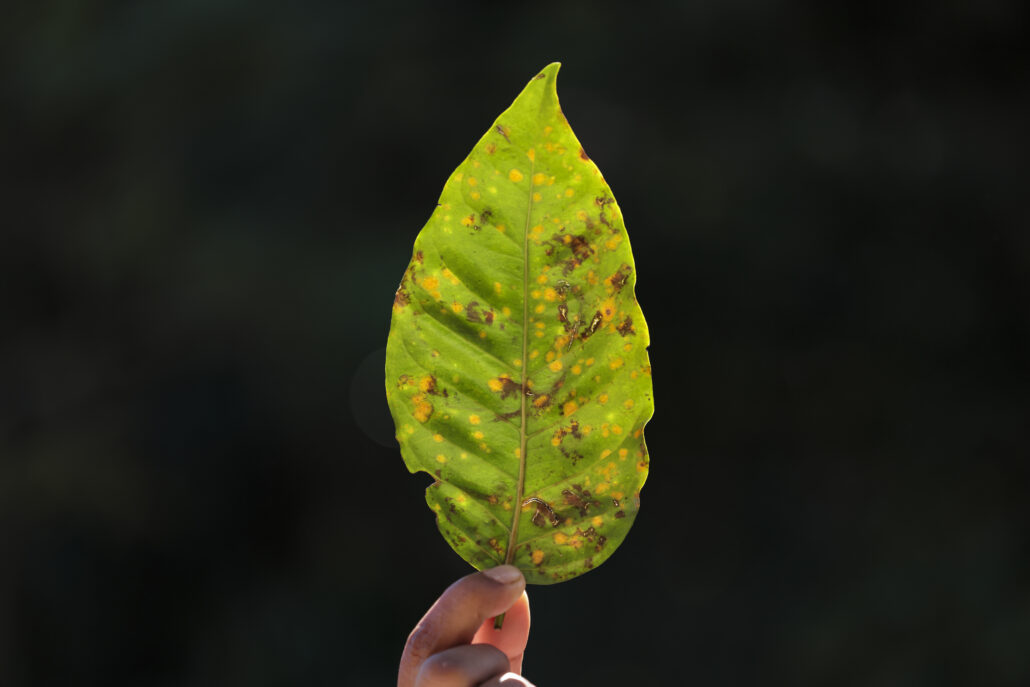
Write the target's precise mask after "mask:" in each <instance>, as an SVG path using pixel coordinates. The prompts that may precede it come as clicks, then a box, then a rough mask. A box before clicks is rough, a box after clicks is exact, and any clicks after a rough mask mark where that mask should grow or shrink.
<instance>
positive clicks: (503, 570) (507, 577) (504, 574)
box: [483, 565, 522, 584]
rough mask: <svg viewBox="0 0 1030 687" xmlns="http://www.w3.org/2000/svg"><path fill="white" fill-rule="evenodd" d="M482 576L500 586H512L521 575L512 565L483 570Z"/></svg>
mask: <svg viewBox="0 0 1030 687" xmlns="http://www.w3.org/2000/svg"><path fill="white" fill-rule="evenodd" d="M483 574H484V575H486V576H487V577H489V578H490V579H491V580H493V581H494V582H500V583H501V584H512V583H513V582H516V581H518V579H519V578H520V577H522V573H521V572H519V569H518V568H516V567H515V566H514V565H498V566H497V567H496V568H490V569H489V570H484V571H483Z"/></svg>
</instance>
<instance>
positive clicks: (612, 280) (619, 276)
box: [604, 263, 633, 295]
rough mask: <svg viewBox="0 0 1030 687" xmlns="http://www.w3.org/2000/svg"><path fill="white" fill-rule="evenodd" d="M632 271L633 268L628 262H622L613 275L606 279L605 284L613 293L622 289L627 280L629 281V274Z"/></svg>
mask: <svg viewBox="0 0 1030 687" xmlns="http://www.w3.org/2000/svg"><path fill="white" fill-rule="evenodd" d="M632 272H633V268H631V267H630V266H629V265H627V264H626V263H622V264H621V265H620V266H619V269H618V270H616V271H615V273H614V274H612V276H610V277H608V278H607V279H605V280H604V283H605V285H607V286H608V287H609V288H610V293H611V294H612V295H615V294H617V293H619V292H620V291H622V289H623V287H624V286H626V282H627V281H629V276H630V274H632Z"/></svg>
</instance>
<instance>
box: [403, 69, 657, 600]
mask: <svg viewBox="0 0 1030 687" xmlns="http://www.w3.org/2000/svg"><path fill="white" fill-rule="evenodd" d="M559 66H560V65H559V64H558V63H554V64H551V65H549V66H547V67H546V68H545V69H544V70H543V71H542V72H541V73H540V74H538V75H537V76H536V77H534V78H533V80H531V81H530V82H529V84H528V85H527V86H526V88H525V89H524V90H523V91H522V93H521V94H520V95H519V97H518V98H516V100H515V102H514V103H513V104H512V106H511V107H509V108H508V109H507V110H505V111H504V113H502V114H501V116H500V117H498V119H497V121H496V122H494V124H493V126H491V127H490V129H489V130H488V131H487V132H486V134H484V135H483V137H482V138H481V139H480V140H479V143H477V144H476V146H475V148H473V150H472V152H471V154H469V156H468V157H467V158H466V159H465V161H464V162H462V163H461V165H459V166H458V168H457V169H456V170H455V171H454V173H453V174H452V175H451V177H450V179H448V180H447V183H446V185H445V186H444V190H443V193H442V194H441V196H440V202H439V204H438V206H437V208H436V210H435V211H434V212H433V215H432V217H430V219H429V221H428V222H427V223H426V226H425V227H424V228H423V229H422V231H421V233H420V234H419V235H418V238H417V239H415V247H414V254H413V257H412V260H411V263H410V264H409V265H408V268H407V270H406V271H405V273H404V277H403V279H402V280H401V284H400V287H399V288H398V289H397V294H396V296H395V298H394V304H393V320H392V324H391V327H390V336H389V341H388V344H387V359H386V389H387V399H388V401H389V404H390V410H391V413H392V414H393V418H394V421H395V423H396V427H397V440H398V441H399V442H400V446H401V455H402V456H403V458H404V462H405V464H406V465H407V467H408V469H409V470H410V471H412V472H417V471H425V472H428V473H430V474H432V475H433V476H434V477H435V478H436V481H435V482H434V483H433V484H432V485H431V486H430V487H429V488H428V489H427V490H426V501H427V502H428V504H429V506H430V507H431V508H432V509H433V510H434V511H435V512H436V518H437V524H438V526H439V528H440V531H441V533H443V535H444V537H445V538H446V539H447V541H448V542H450V544H451V546H452V547H453V548H454V550H455V551H457V552H458V553H459V554H460V555H461V556H462V558H464V559H465V560H466V561H468V562H469V563H471V564H472V565H473V566H475V567H476V568H479V569H483V568H488V567H492V566H495V565H499V564H502V563H505V562H510V563H512V564H514V565H516V566H518V567H519V568H520V569H521V570H522V572H523V573H524V574H525V576H526V579H527V580H528V581H529V582H534V583H538V584H549V583H553V582H558V581H561V580H565V579H568V578H570V577H575V576H576V575H579V574H581V573H583V572H585V571H586V570H589V569H591V568H593V567H595V566H597V565H599V564H600V563H602V562H603V561H604V560H605V559H607V558H608V556H610V555H611V554H612V552H613V551H614V550H615V548H616V547H617V546H618V545H619V544H620V543H621V542H622V540H623V538H624V537H625V536H626V533H627V532H628V531H629V529H630V526H631V525H632V523H633V520H634V517H635V516H636V513H637V509H638V507H639V504H640V488H641V487H642V486H643V484H644V480H645V479H646V477H647V470H648V455H647V449H646V447H645V445H644V437H643V428H644V424H645V423H646V422H647V421H648V420H649V419H650V418H651V415H652V413H653V411H654V403H653V400H652V389H651V366H650V364H649V362H648V357H647V345H648V332H647V325H646V324H645V322H644V318H643V315H642V313H641V311H640V306H639V305H638V304H637V301H636V298H635V296H634V292H633V287H634V284H635V283H636V272H635V270H634V265H633V256H632V253H631V252H630V247H629V241H628V238H627V236H626V230H625V227H624V226H623V221H622V214H621V213H620V211H619V206H618V205H617V204H616V203H615V198H614V197H613V196H612V193H611V190H610V189H609V188H608V185H607V184H606V183H605V181H604V178H603V177H602V176H601V173H600V171H599V170H598V169H597V166H596V165H594V163H593V162H592V161H591V160H590V158H589V157H588V156H587V154H586V153H585V152H584V151H583V148H582V147H581V146H580V144H579V141H578V140H577V139H576V136H575V134H573V132H572V128H571V127H570V126H569V123H568V122H567V121H566V119H565V116H564V115H563V114H562V111H561V108H560V107H559V105H558V95H557V92H556V90H555V81H556V77H557V74H558V68H559Z"/></svg>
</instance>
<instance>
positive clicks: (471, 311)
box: [465, 301, 483, 323]
mask: <svg viewBox="0 0 1030 687" xmlns="http://www.w3.org/2000/svg"><path fill="white" fill-rule="evenodd" d="M478 307H479V301H469V304H468V305H467V306H466V307H465V319H467V320H468V321H469V322H478V323H481V322H482V321H483V316H482V315H481V314H480V313H479V310H478V309H477V308H478Z"/></svg>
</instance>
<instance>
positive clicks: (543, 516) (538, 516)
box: [522, 496, 561, 527]
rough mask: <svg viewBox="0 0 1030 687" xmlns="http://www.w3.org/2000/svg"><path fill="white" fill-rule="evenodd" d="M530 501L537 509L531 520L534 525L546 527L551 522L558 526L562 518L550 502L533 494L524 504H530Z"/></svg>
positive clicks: (552, 525) (553, 525) (552, 524)
mask: <svg viewBox="0 0 1030 687" xmlns="http://www.w3.org/2000/svg"><path fill="white" fill-rule="evenodd" d="M530 503H532V504H534V505H535V506H536V510H535V511H534V512H533V517H532V518H530V522H532V523H533V524H534V525H536V526H537V527H544V526H545V525H546V524H547V523H548V522H549V523H550V524H551V527H557V526H558V525H559V524H561V518H559V517H558V514H557V513H555V512H554V509H553V508H551V505H550V504H549V503H547V502H546V501H544V500H543V499H539V498H537V497H535V496H531V497H529V498H528V499H526V500H525V501H523V502H522V505H523V506H528V505H529V504H530Z"/></svg>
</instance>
